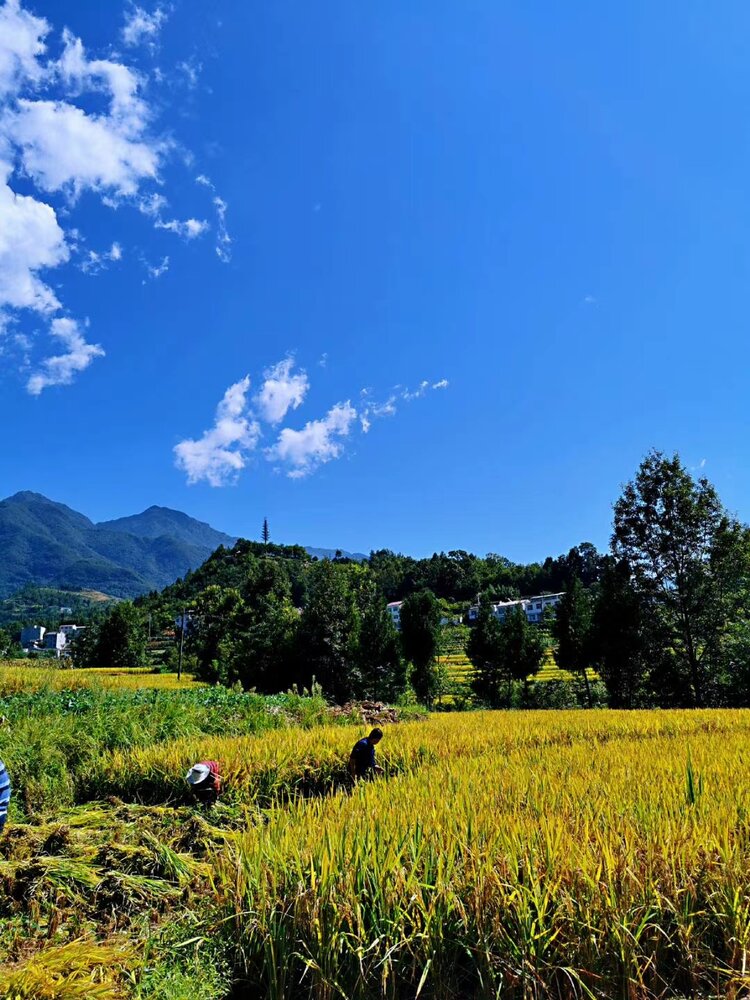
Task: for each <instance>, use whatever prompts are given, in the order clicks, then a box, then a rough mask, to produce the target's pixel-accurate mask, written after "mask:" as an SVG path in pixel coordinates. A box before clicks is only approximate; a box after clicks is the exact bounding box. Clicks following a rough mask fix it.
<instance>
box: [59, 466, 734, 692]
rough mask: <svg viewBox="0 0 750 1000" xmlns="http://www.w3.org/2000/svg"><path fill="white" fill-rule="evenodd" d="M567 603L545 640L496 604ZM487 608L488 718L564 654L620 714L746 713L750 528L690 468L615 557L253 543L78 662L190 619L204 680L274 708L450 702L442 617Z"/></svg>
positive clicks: (83, 649)
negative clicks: (441, 658) (315, 553)
mask: <svg viewBox="0 0 750 1000" xmlns="http://www.w3.org/2000/svg"><path fill="white" fill-rule="evenodd" d="M559 590H562V591H564V595H563V598H562V600H561V602H560V603H559V604H558V606H557V609H556V613H555V614H554V616H550V617H548V618H547V619H546V620H545V621H543V622H542V623H541V626H537V625H534V624H531V623H529V622H528V621H527V619H526V616H525V614H524V613H523V612H522V611H520V610H518V611H516V612H511V613H509V614H508V615H507V616H506V618H505V620H504V621H502V622H500V621H498V620H497V618H496V617H495V616H494V614H493V613H492V604H493V602H496V601H497V600H508V599H512V598H515V597H517V596H519V594H520V593H525V594H529V593H531V592H536V593H541V592H545V591H559ZM477 595H479V615H478V619H477V621H476V623H475V625H474V626H473V628H472V630H471V634H470V638H469V643H468V648H467V653H468V656H469V658H470V659H471V662H472V664H473V666H474V675H473V681H472V685H473V689H474V694H475V696H476V698H477V700H478V701H479V702H480V703H483V704H488V705H494V706H497V705H503V704H509V703H511V700H512V698H513V692H514V690H515V689H516V688H520V690H521V692H522V694H523V695H525V696H527V695H528V693H529V686H530V680H529V679H530V678H532V679H533V677H534V675H535V674H536V673H537V672H538V671H539V669H540V667H541V665H542V663H543V660H544V657H545V656H546V655H547V650H548V648H549V647H550V646H552V647H553V648H554V652H555V656H556V659H557V663H558V665H559V666H560V667H562V668H563V669H566V670H570V671H571V672H573V673H574V674H576V675H577V676H578V677H579V678H580V687H581V689H582V690H583V692H584V696H583V697H584V701H585V703H588V704H593V703H594V701H595V700H596V698H597V697H598V692H592V687H591V682H590V675H589V673H588V672H587V671H588V670H593V671H595V672H596V673H597V674H598V676H599V678H600V679H601V682H602V683H603V684H604V686H605V688H606V698H607V702H608V704H610V705H611V706H613V707H637V706H651V705H660V706H665V707H669V706H695V707H701V706H709V705H747V704H750V529H748V527H747V525H744V524H742V523H741V522H739V520H738V519H737V518H736V517H734V516H733V515H731V514H730V513H729V512H728V511H727V510H726V509H725V508H724V507H723V505H722V504H721V501H720V499H719V497H718V494H717V493H716V490H715V488H714V487H713V486H712V485H711V484H710V483H709V482H708V481H707V480H706V479H705V478H698V479H696V478H694V477H693V476H692V475H691V473H690V471H689V470H687V469H686V468H685V466H684V465H683V464H682V462H681V461H680V459H679V456H677V455H674V456H671V457H670V456H667V455H664V454H663V453H661V452H657V451H653V452H651V453H649V454H648V455H647V456H646V457H645V459H644V460H643V462H642V463H641V465H640V467H639V469H638V470H637V473H636V475H635V477H634V478H633V480H632V481H631V482H629V483H628V484H627V485H626V486H625V488H624V489H623V492H622V495H621V496H620V497H619V499H618V500H617V502H616V503H615V505H614V520H613V530H612V537H611V543H610V548H609V551H608V552H607V553H599V552H597V550H596V549H595V548H594V546H593V545H590V544H589V543H583V544H581V545H579V546H576V547H575V548H573V549H571V550H570V552H569V553H568V554H567V555H564V556H560V557H557V558H555V559H547V560H545V562H544V563H541V564H531V565H530V566H520V565H517V564H513V563H510V562H509V561H507V560H504V559H502V558H501V557H498V556H492V555H490V556H487V557H485V558H484V559H481V558H479V557H476V556H472V555H470V554H468V553H465V552H460V551H456V552H449V553H447V554H446V553H440V554H435V555H434V556H432V557H431V558H429V559H423V560H415V559H411V558H410V557H406V556H400V555H396V554H394V553H392V552H388V551H385V550H381V551H379V552H373V553H372V554H371V556H370V558H369V559H368V560H367V561H365V562H364V563H355V562H351V561H349V560H346V559H334V560H325V561H315V560H311V559H310V557H309V556H308V555H307V553H306V552H305V550H304V549H302V548H299V547H294V546H278V545H273V544H272V543H270V542H265V543H258V542H251V541H240V542H238V543H237V544H236V545H235V546H234V548H232V549H224V548H221V549H219V550H217V551H216V552H215V553H214V554H213V555H212V556H211V557H210V558H209V560H207V561H206V563H204V564H203V566H201V567H200V568H199V569H198V570H196V571H195V572H194V573H191V574H188V576H187V577H186V578H185V579H184V580H180V581H177V582H176V583H175V584H173V585H172V586H171V587H168V588H166V590H164V591H163V592H161V593H159V594H151V595H146V596H145V597H143V598H140V599H138V600H136V602H134V603H132V604H131V603H129V602H122V603H121V604H118V605H117V607H116V608H114V610H113V611H112V612H111V614H110V615H109V618H108V619H107V620H106V621H105V622H104V623H103V624H102V625H100V626H98V627H95V628H92V629H91V630H90V634H89V636H88V637H87V638H86V640H85V642H82V644H81V646H80V647H79V650H78V651H77V655H78V658H79V660H80V661H81V662H89V663H93V662H98V663H107V664H112V665H126V664H125V662H124V661H127V662H128V663H134V662H136V661H142V660H143V659H144V657H145V650H146V640H145V622H146V620H147V618H148V619H150V621H151V623H152V627H153V628H154V629H155V630H157V629H159V628H162V629H164V628H169V627H174V618H175V615H177V614H179V613H180V612H181V611H182V610H183V609H186V608H187V609H188V610H189V620H190V627H189V628H188V630H187V633H186V636H185V655H186V657H188V658H189V659H190V664H191V668H192V669H194V671H195V672H196V673H197V674H198V676H199V677H201V678H203V679H205V680H208V681H212V682H216V683H222V684H235V683H239V684H241V685H243V686H244V687H255V688H257V689H258V690H259V691H264V692H266V691H267V692H273V691H279V690H284V689H286V688H287V687H289V686H291V685H292V684H298V685H306V686H309V684H310V683H311V681H312V679H313V678H315V679H316V680H317V681H318V683H320V684H321V685H322V687H323V689H324V690H325V691H326V693H327V694H328V695H329V696H330V697H331V698H333V699H334V700H337V701H345V700H347V699H349V698H352V697H374V698H381V699H395V698H398V697H399V696H401V695H402V694H403V693H404V692H405V691H406V690H407V688H409V687H411V689H413V691H414V693H415V695H416V696H417V697H418V698H419V699H420V700H421V701H424V702H426V703H430V702H431V701H432V700H433V699H434V697H435V696H436V694H437V693H438V691H439V687H440V677H439V673H438V671H437V669H436V666H435V656H436V654H437V652H438V650H439V643H440V619H441V615H442V614H444V613H446V611H447V607H448V604H449V602H452V606H453V608H454V609H455V607H456V606H461V607H462V608H463V609H464V610H465V609H466V608H467V607H468V603H469V602H471V601H472V600H476V599H477ZM394 598H404V601H405V602H404V604H403V606H402V608H401V623H402V628H401V632H400V633H397V632H396V631H395V629H394V628H393V624H392V622H391V619H390V616H389V614H388V613H387V610H386V601H387V600H389V599H394ZM439 599H440V600H439ZM171 655H172V656H173V657H174V655H176V654H175V653H174V650H173V651H172V654H171ZM514 685H515V686H516V688H514ZM517 700H518V699H517V698H516V702H517Z"/></svg>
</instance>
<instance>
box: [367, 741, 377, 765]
mask: <svg viewBox="0 0 750 1000" xmlns="http://www.w3.org/2000/svg"><path fill="white" fill-rule="evenodd" d="M368 746H369V748H370V767H375V744H374V743H368Z"/></svg>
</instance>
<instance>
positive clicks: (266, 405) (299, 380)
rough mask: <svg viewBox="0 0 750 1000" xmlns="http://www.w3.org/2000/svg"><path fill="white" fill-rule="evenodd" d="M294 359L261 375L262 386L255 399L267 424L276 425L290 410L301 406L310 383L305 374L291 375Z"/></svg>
mask: <svg viewBox="0 0 750 1000" xmlns="http://www.w3.org/2000/svg"><path fill="white" fill-rule="evenodd" d="M293 367H294V358H291V357H290V358H285V359H284V360H283V361H279V363H278V364H276V365H274V366H273V367H272V368H268V369H266V371H265V372H264V373H263V385H262V386H261V387H260V391H259V392H258V394H257V396H256V397H255V404H256V406H257V407H258V410H259V411H260V415H261V417H262V418H263V419H264V420H265V421H266V422H267V423H269V424H278V423H279V421H281V420H283V419H284V417H285V416H286V415H287V413H288V411H289V410H290V409H293V410H296V409H297V407H298V406H301V404H302V402H303V400H304V398H305V396H306V395H307V390H308V389H309V388H310V383H309V382H308V379H307V373H306V372H304V371H299V372H297V373H293V372H292V369H293Z"/></svg>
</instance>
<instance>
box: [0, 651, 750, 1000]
mask: <svg viewBox="0 0 750 1000" xmlns="http://www.w3.org/2000/svg"><path fill="white" fill-rule="evenodd" d="M61 673H66V674H67V673H70V672H69V671H61ZM129 682H130V678H128V683H129ZM34 683H36V682H35V681H34ZM91 683H92V685H93V687H92V688H91V689H90V690H89V691H86V692H84V694H83V695H80V701H79V702H77V703H76V702H75V700H72V701H71V699H70V698H69V697H68V695H67V694H65V693H64V692H63V691H62V690H61V689H56V690H50V689H43V688H37V689H36V690H35V691H33V692H27V693H26V696H25V697H26V699H27V700H26V701H25V702H24V701H23V698H24V695H23V694H22V693H19V692H18V691H16V692H15V693H12V694H10V695H5V696H4V697H5V699H6V700H5V702H4V703H3V704H4V705H5V706H6V707H5V708H4V709H3V710H2V712H0V714H3V712H4V714H5V717H6V719H7V722H6V723H5V724H4V725H2V726H0V757H3V759H6V761H7V762H8V764H9V767H11V770H12V772H13V773H14V774H15V775H16V795H15V798H14V802H13V812H12V816H11V823H10V824H9V826H8V828H7V831H6V833H5V835H4V837H3V838H2V839H1V840H0V966H2V968H3V975H2V976H1V977H0V997H1V998H3V1000H10V998H14V1000H16V998H39V1000H52V998H56V1000H74V998H79V997H94V998H96V997H99V998H101V1000H117V998H120V1000H127V998H141V1000H146V998H150V1000H155V998H159V1000H187V998H190V1000H220V998H222V997H226V998H229V997H230V996H231V997H232V998H233V1000H236V998H238V997H248V998H250V997H268V998H273V1000H302V998H314V1000H333V998H335V997H342V998H344V997H345V998H351V1000H379V998H384V1000H385V998H389V1000H402V998H404V1000H405V998H409V1000H413V998H415V997H417V996H419V997H423V998H431V1000H454V998H455V1000H458V998H464V997H468V998H477V1000H485V998H490V997H492V998H498V997H510V998H519V1000H527V998H542V997H557V998H561V1000H563V998H564V1000H568V998H571V1000H572V998H574V997H576V998H577V997H589V998H592V997H593V998H597V1000H598V998H601V1000H604V998H612V997H623V998H628V1000H652V998H653V1000H656V998H661V997H674V998H676V997H688V996H691V997H706V998H708V997H736V998H740V997H744V996H748V995H750V966H749V963H748V958H749V952H750V875H749V874H748V873H749V872H750V751H749V750H748V746H749V745H750V711H746V710H711V711H694V712H689V711H637V712H615V711H604V710H591V711H558V712H543V711H526V712H471V713H453V714H448V713H440V714H438V715H433V716H431V717H429V718H428V719H427V720H425V721H413V722H410V721H407V722H401V723H399V724H398V725H392V726H388V727H387V728H386V734H385V739H384V740H383V742H382V744H381V745H380V748H379V750H378V754H379V758H380V760H381V762H382V763H383V765H384V768H385V775H384V777H383V778H382V779H378V780H375V781H372V782H362V783H359V784H358V785H356V786H352V784H351V782H350V781H349V780H348V777H347V773H346V759H347V755H348V752H349V750H350V748H351V745H352V743H353V741H354V739H355V738H356V737H357V736H358V735H360V734H361V732H362V728H363V727H362V725H361V724H360V725H357V726H355V727H352V726H351V725H349V724H346V723H349V722H351V721H352V720H351V719H350V720H343V722H344V724H342V720H340V719H336V720H334V719H332V718H331V717H330V716H329V715H327V711H326V709H325V706H323V705H321V704H320V703H315V704H312V703H314V702H315V699H314V698H313V699H309V701H310V702H311V704H310V705H307V704H300V703H299V702H294V700H293V699H294V698H298V699H299V701H300V702H304V699H302V698H301V697H300V696H281V699H282V700H278V699H277V700H274V699H267V700H266V701H264V702H263V705H261V701H263V699H261V700H260V701H258V702H257V703H256V702H252V701H251V700H250V701H243V700H242V699H243V698H246V699H252V698H257V697H258V696H252V695H249V696H243V695H240V694H238V693H237V694H233V693H232V692H227V693H226V695H224V694H221V693H215V692H214V691H213V690H203V691H202V689H200V688H196V689H195V690H194V691H192V692H185V693H180V692H177V693H172V692H169V691H162V692H160V691H152V692H150V693H148V692H146V693H145V694H144V693H143V692H140V693H139V692H132V691H129V690H127V689H123V691H122V692H121V694H120V695H117V693H116V688H110V689H108V690H105V691H102V690H101V688H100V686H99V685H100V682H99V681H98V680H97V681H94V680H93V679H92V681H91ZM113 697H114V698H115V701H112V698H113ZM116 697H122V698H123V699H125V701H123V705H128V704H130V702H129V701H128V699H136V700H137V703H138V705H139V706H141V707H140V708H139V713H140V725H139V728H136V729H134V730H133V731H132V732H128V733H125V736H124V737H123V734H122V733H121V732H120V729H119V726H120V725H121V723H122V718H121V717H120V715H118V711H117V710H116ZM212 697H215V698H216V699H217V701H216V702H215V712H214V714H211V712H208V713H207V712H206V706H207V705H210V704H211V702H210V699H211V698H212ZM283 698H289V699H290V700H288V701H287V702H283ZM100 699H104V700H103V701H101V700H100ZM107 699H110V700H109V701H108V700H107ZM142 699H145V701H143V703H141V700H142ZM149 699H154V702H153V704H154V705H155V706H156V708H155V709H154V710H153V711H152V710H151V709H150V708H148V706H149V704H150V702H149ZM170 699H172V700H175V699H176V701H175V704H179V705H180V706H181V713H176V712H174V713H173V714H172V716H170V718H180V717H181V715H186V716H188V719H187V722H188V723H189V726H187V729H186V730H184V731H183V730H180V729H179V728H170V727H171V726H172V723H171V722H170V723H169V724H168V725H166V726H164V725H163V723H162V728H161V729H160V728H159V725H158V724H157V721H158V719H162V720H163V716H164V712H165V711H167V706H168V705H169V703H170ZM206 699H208V701H206ZM233 699H234V700H233ZM69 703H70V707H68V706H69ZM144 705H145V706H146V707H145V708H144V707H143V706H144ZM131 707H132V706H131ZM212 711H213V710H212ZM168 714H169V713H168ZM216 716H218V721H216V722H215V723H214V721H212V720H214V719H215V717H216ZM71 719H72V720H73V721H75V720H76V719H78V720H79V721H80V725H79V727H78V728H73V729H69V728H68V727H69V726H70V725H71ZM118 720H119V721H118ZM354 721H356V720H354ZM84 731H87V732H88V743H87V742H86V740H85V739H84V738H83V736H82V734H83V732H84ZM30 741H31V742H33V746H32V747H31V749H30V751H29V754H31V755H38V756H39V758H40V760H39V761H36V760H34V761H31V760H29V759H26V758H25V757H24V746H25V745H26V744H28V743H29V742H30ZM34 741H35V742H34ZM80 743H83V744H85V745H84V747H83V750H82V749H81V747H80V746H78V744H80ZM77 746H78V751H77V752H75V751H76V747H77ZM53 749H54V750H55V754H57V756H56V755H55V754H53V753H52V750H53ZM59 754H62V756H59ZM203 758H209V759H217V760H219V761H220V762H221V764H222V769H223V772H224V774H225V777H226V784H227V787H226V793H225V795H223V796H222V800H221V801H220V803H219V804H218V805H217V806H216V807H215V808H213V809H208V810H206V809H202V808H198V807H195V806H193V805H191V804H190V802H189V801H188V798H187V795H186V788H185V784H184V780H183V776H184V773H185V770H186V769H187V767H188V766H189V765H190V764H191V763H193V762H194V761H195V760H196V759H203ZM63 775H64V776H65V780H64V781H62V780H60V779H61V778H62V777H63Z"/></svg>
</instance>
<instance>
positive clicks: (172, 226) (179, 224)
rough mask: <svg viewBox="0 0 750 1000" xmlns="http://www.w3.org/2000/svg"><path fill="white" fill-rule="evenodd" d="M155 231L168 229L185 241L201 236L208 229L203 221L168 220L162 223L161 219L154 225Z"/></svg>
mask: <svg viewBox="0 0 750 1000" xmlns="http://www.w3.org/2000/svg"><path fill="white" fill-rule="evenodd" d="M154 225H155V227H156V228H157V229H168V230H169V232H171V233H175V234H176V235H177V236H181V237H182V238H183V239H186V240H194V239H195V238H196V236H202V235H203V233H205V232H206V230H207V229H208V228H209V225H208V223H207V222H206V220H205V219H184V220H181V219H169V220H168V221H166V222H163V221H162V220H161V219H160V220H159V221H157V222H156V223H154Z"/></svg>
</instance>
